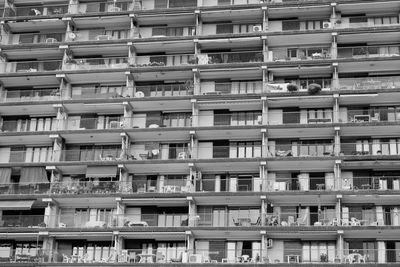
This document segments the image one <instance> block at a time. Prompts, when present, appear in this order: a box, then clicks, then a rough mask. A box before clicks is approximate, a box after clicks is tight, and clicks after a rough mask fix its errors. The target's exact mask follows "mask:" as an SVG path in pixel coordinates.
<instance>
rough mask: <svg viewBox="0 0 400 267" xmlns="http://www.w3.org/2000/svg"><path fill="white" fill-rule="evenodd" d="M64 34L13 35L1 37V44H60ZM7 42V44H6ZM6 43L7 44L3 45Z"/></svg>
mask: <svg viewBox="0 0 400 267" xmlns="http://www.w3.org/2000/svg"><path fill="white" fill-rule="evenodd" d="M64 36H65V32H57V33H42V34H39V33H13V34H10V35H2V40H4V43H3V44H39V43H42V44H43V43H46V44H51V43H60V42H63V41H64V39H65V37H64ZM7 40H8V42H7ZM5 42H7V43H5Z"/></svg>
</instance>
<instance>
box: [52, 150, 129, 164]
mask: <svg viewBox="0 0 400 267" xmlns="http://www.w3.org/2000/svg"><path fill="white" fill-rule="evenodd" d="M121 152H122V150H121V149H120V148H114V149H101V148H99V149H97V148H93V149H87V150H83V149H68V150H58V151H54V154H55V155H59V154H61V161H115V160H122V158H121V157H120V156H121Z"/></svg>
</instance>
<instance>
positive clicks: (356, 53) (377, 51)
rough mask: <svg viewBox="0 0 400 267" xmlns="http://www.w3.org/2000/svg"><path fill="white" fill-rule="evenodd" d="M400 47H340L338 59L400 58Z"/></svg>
mask: <svg viewBox="0 0 400 267" xmlns="http://www.w3.org/2000/svg"><path fill="white" fill-rule="evenodd" d="M399 49H400V46H399V45H380V46H357V47H338V58H349V57H352V58H376V57H399V56H400V51H399Z"/></svg>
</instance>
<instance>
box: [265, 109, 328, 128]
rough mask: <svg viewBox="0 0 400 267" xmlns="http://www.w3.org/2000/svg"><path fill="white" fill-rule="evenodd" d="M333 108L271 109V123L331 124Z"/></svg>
mask: <svg viewBox="0 0 400 267" xmlns="http://www.w3.org/2000/svg"><path fill="white" fill-rule="evenodd" d="M332 122H333V110H332V109H322V108H321V109H308V110H307V109H306V110H300V111H285V110H281V109H278V110H276V109H271V110H269V122H268V124H269V125H293V124H330V123H332Z"/></svg>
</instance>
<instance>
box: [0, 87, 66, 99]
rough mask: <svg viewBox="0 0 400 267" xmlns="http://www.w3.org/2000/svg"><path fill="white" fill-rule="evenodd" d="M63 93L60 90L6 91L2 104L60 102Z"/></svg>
mask: <svg viewBox="0 0 400 267" xmlns="http://www.w3.org/2000/svg"><path fill="white" fill-rule="evenodd" d="M60 99H61V92H60V90H59V89H58V88H51V89H31V90H29V89H28V90H4V91H3V95H2V97H1V101H2V102H30V101H53V100H60Z"/></svg>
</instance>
